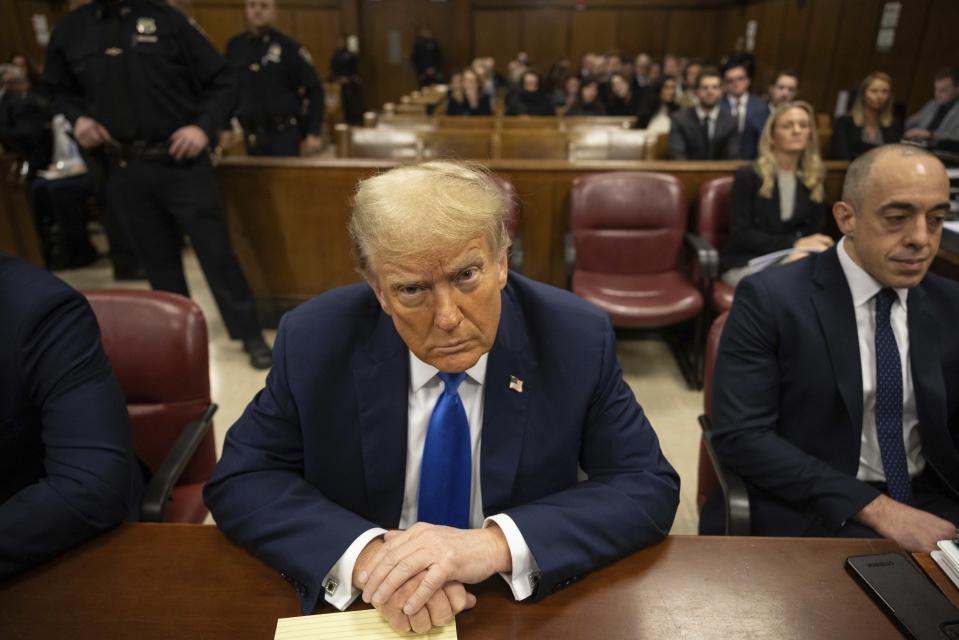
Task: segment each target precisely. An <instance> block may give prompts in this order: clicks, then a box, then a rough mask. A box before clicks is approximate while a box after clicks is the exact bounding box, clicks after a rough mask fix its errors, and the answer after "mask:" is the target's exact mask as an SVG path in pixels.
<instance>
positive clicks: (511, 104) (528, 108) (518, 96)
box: [506, 71, 556, 116]
mask: <svg viewBox="0 0 959 640" xmlns="http://www.w3.org/2000/svg"><path fill="white" fill-rule="evenodd" d="M520 82H521V84H520V88H519V90H518V91H514V92H513V94H512V95H511V96H510V97H509V99H508V100H507V101H506V115H508V116H552V115H556V110H555V109H554V108H553V103H552V102H550V99H549V96H548V95H546V93H545V92H544V91H543V90H542V88H541V87H540V79H539V75H538V74H537V73H536V72H535V71H527V72H526V73H524V74H523V76H522V78H521V80H520Z"/></svg>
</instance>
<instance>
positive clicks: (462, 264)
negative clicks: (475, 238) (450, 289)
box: [446, 251, 484, 278]
mask: <svg viewBox="0 0 959 640" xmlns="http://www.w3.org/2000/svg"><path fill="white" fill-rule="evenodd" d="M483 261H484V260H483V253H482V252H481V251H476V252H473V253H469V254H467V255H466V256H464V257H463V259H462V260H460V261H458V262H456V263H454V264H453V265H451V266H450V269H449V271H448V272H447V273H446V275H447V276H448V277H450V278H455V277H456V276H458V275H459V274H460V272H461V271H462V270H463V269H467V268H469V267H471V266H472V265H474V264H477V263H482V262H483Z"/></svg>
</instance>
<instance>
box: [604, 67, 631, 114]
mask: <svg viewBox="0 0 959 640" xmlns="http://www.w3.org/2000/svg"><path fill="white" fill-rule="evenodd" d="M638 112H639V99H638V98H637V97H636V95H635V94H634V93H633V90H632V88H631V87H630V86H629V80H627V79H626V76H624V75H623V74H621V73H614V74H613V75H611V76H610V77H609V99H608V100H607V102H606V114H607V115H610V116H635V115H636V114H637V113H638Z"/></svg>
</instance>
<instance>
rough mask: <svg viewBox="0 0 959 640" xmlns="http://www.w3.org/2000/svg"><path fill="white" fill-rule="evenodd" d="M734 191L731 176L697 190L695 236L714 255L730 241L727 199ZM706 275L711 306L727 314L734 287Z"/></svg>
mask: <svg viewBox="0 0 959 640" xmlns="http://www.w3.org/2000/svg"><path fill="white" fill-rule="evenodd" d="M732 190H733V178H732V176H726V177H723V178H716V179H714V180H709V181H708V182H704V183H703V185H702V187H700V189H699V207H698V211H699V213H698V216H697V218H696V233H697V234H698V235H699V237H700V238H702V239H703V240H705V241H706V242H708V243H709V244H710V245H711V246H712V247H714V248H715V249H716V251H717V252H721V251H722V250H723V249H724V248H725V246H726V241H727V240H729V231H730V229H729V227H730V224H729V198H730V195H731V194H732ZM704 275H708V276H709V278H708V284H707V288H706V292H707V295H708V297H709V301H710V304H711V305H712V308H713V310H714V311H715V312H716V313H724V312H726V311H729V308H730V307H732V305H733V288H732V287H730V286H729V285H728V284H726V283H725V282H723V281H722V280H720V279H719V273H718V270H717V273H714V274H704Z"/></svg>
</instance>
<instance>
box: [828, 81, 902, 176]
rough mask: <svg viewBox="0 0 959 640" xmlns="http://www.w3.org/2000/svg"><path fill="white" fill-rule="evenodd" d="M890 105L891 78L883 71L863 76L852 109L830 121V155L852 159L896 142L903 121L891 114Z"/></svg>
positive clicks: (842, 158) (898, 138)
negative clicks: (831, 126) (831, 122)
mask: <svg viewBox="0 0 959 640" xmlns="http://www.w3.org/2000/svg"><path fill="white" fill-rule="evenodd" d="M892 105H893V93H892V78H890V77H889V75H888V74H885V73H883V72H882V71H874V72H872V73H870V74H869V75H868V76H866V78H865V79H864V80H863V81H862V83H861V84H860V85H859V90H858V91H857V92H856V99H855V100H854V101H853V103H852V109H850V110H849V113H847V114H846V115H844V116H840V117H839V118H836V122H835V123H834V124H833V131H832V154H831V155H832V157H833V159H834V160H854V159H855V158H857V157H859V156H861V155H862V154H864V153H865V152H867V151H869V150H870V149H872V148H873V147H878V146H879V145H882V144H889V143H890V142H899V140H900V139H901V138H902V123H901V122H899V120H898V119H897V118H896V117H895V116H893V115H892Z"/></svg>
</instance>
